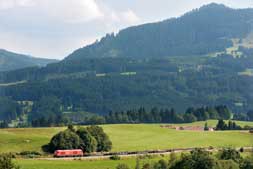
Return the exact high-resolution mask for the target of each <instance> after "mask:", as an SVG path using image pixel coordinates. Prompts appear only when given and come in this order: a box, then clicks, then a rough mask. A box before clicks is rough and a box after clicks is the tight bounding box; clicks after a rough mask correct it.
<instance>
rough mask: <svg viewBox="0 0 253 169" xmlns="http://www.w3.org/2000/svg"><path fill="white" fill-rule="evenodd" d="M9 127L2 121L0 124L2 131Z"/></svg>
mask: <svg viewBox="0 0 253 169" xmlns="http://www.w3.org/2000/svg"><path fill="white" fill-rule="evenodd" d="M8 127H9V125H8V123H7V122H6V121H3V122H0V128H1V129H3V128H8Z"/></svg>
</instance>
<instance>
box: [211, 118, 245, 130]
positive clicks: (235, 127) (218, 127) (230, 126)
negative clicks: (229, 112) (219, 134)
mask: <svg viewBox="0 0 253 169" xmlns="http://www.w3.org/2000/svg"><path fill="white" fill-rule="evenodd" d="M248 127H249V128H250V126H248ZM242 129H246V130H247V126H245V127H244V128H242V127H241V126H238V125H237V124H236V123H235V122H232V121H231V120H229V121H228V124H226V122H225V121H224V120H219V121H218V124H217V125H216V130H242Z"/></svg>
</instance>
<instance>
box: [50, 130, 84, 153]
mask: <svg viewBox="0 0 253 169" xmlns="http://www.w3.org/2000/svg"><path fill="white" fill-rule="evenodd" d="M80 145H81V139H80V138H79V136H78V135H77V134H76V133H74V132H72V131H70V130H65V131H62V132H60V133H58V134H56V135H55V136H54V137H53V138H52V139H51V141H50V143H49V152H51V153H53V152H54V151H55V150H71V149H79V148H80Z"/></svg>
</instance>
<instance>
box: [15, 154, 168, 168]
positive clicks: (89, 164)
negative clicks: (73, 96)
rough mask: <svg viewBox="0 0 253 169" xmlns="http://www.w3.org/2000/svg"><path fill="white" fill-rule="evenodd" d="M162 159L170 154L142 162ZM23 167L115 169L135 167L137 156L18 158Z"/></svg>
mask: <svg viewBox="0 0 253 169" xmlns="http://www.w3.org/2000/svg"><path fill="white" fill-rule="evenodd" d="M160 159H165V160H168V159H169V157H168V156H163V157H162V156H156V157H152V158H145V159H141V160H140V164H144V163H150V162H151V163H152V162H154V161H158V160H160ZM15 162H16V163H17V164H18V165H20V166H21V169H72V168H74V169H115V168H116V166H117V165H118V164H127V165H128V166H129V167H131V168H134V167H135V165H136V158H134V157H131V158H125V159H121V160H116V161H115V160H96V161H86V160H85V161H80V160H75V161H46V160H29V159H27V160H25V159H22V160H16V161H15Z"/></svg>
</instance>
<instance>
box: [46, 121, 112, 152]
mask: <svg viewBox="0 0 253 169" xmlns="http://www.w3.org/2000/svg"><path fill="white" fill-rule="evenodd" d="M111 148H112V142H111V141H110V139H109V137H108V136H107V134H106V133H105V132H104V131H103V129H102V128H101V127H99V126H90V127H87V128H79V129H78V130H75V128H74V126H72V125H69V126H68V129H67V130H65V131H62V132H59V133H58V134H56V135H55V136H53V138H52V139H51V141H50V143H49V144H48V145H44V146H43V147H42V149H43V150H44V151H45V152H50V153H53V152H54V151H55V150H71V149H82V150H83V152H85V153H92V152H96V151H99V152H100V151H104V152H105V151H109V150H111Z"/></svg>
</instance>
